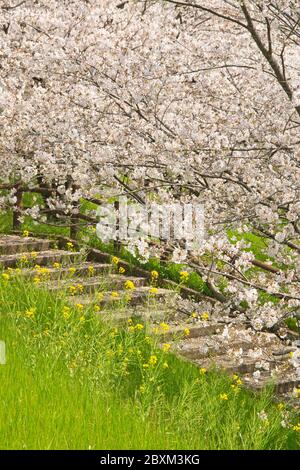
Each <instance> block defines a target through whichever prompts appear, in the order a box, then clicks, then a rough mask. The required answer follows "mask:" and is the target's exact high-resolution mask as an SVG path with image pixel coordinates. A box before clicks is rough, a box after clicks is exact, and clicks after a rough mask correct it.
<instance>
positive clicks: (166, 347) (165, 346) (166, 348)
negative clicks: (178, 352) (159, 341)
mask: <svg viewBox="0 0 300 470" xmlns="http://www.w3.org/2000/svg"><path fill="white" fill-rule="evenodd" d="M170 347H171V345H170V344H169V343H165V344H163V345H162V350H163V352H168V351H169V349H170Z"/></svg>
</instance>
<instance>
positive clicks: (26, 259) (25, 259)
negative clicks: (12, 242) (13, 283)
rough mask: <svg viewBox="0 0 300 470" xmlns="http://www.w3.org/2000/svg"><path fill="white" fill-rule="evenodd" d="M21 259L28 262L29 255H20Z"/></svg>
mask: <svg viewBox="0 0 300 470" xmlns="http://www.w3.org/2000/svg"><path fill="white" fill-rule="evenodd" d="M20 261H21V263H27V262H28V258H27V256H26V255H22V256H21V257H20Z"/></svg>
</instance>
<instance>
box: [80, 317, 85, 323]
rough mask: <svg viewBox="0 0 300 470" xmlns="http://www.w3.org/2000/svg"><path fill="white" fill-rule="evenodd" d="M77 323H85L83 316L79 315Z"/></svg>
mask: <svg viewBox="0 0 300 470" xmlns="http://www.w3.org/2000/svg"><path fill="white" fill-rule="evenodd" d="M79 321H80V323H84V322H85V316H84V315H81V317H80V318H79Z"/></svg>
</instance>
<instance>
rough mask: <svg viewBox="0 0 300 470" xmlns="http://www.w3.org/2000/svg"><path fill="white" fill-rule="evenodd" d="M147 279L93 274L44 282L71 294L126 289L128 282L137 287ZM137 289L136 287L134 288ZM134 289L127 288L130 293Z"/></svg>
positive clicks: (50, 286) (51, 287) (54, 289)
mask: <svg viewBox="0 0 300 470" xmlns="http://www.w3.org/2000/svg"><path fill="white" fill-rule="evenodd" d="M145 282H146V279H145V278H142V277H132V276H126V277H125V276H120V275H117V274H108V275H107V276H93V277H87V278H77V279H71V280H70V279H68V280H65V279H63V280H60V281H53V282H52V281H47V283H45V284H43V286H44V287H46V288H47V289H49V290H50V291H57V290H66V292H67V293H68V294H70V295H76V294H81V293H93V292H96V291H99V290H100V291H107V290H109V289H111V288H112V287H113V288H115V289H116V290H118V289H122V288H123V289H126V283H133V284H134V286H136V287H141V286H143V285H144V284H145ZM134 290H135V289H134ZM134 290H132V289H126V291H127V293H128V294H131V292H134Z"/></svg>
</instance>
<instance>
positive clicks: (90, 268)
mask: <svg viewBox="0 0 300 470" xmlns="http://www.w3.org/2000/svg"><path fill="white" fill-rule="evenodd" d="M88 273H89V275H90V276H93V275H94V273H95V268H94V266H93V265H90V266H89V267H88Z"/></svg>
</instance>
